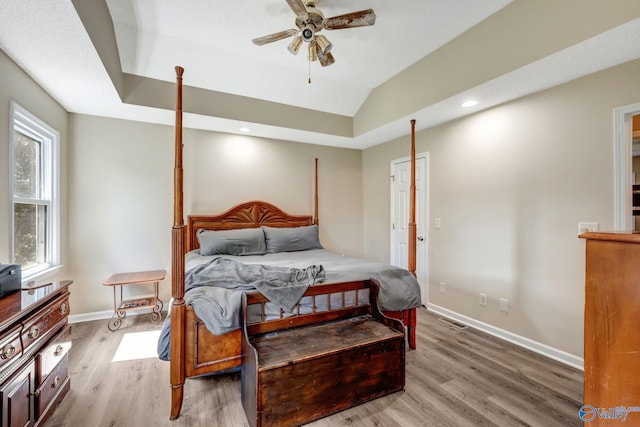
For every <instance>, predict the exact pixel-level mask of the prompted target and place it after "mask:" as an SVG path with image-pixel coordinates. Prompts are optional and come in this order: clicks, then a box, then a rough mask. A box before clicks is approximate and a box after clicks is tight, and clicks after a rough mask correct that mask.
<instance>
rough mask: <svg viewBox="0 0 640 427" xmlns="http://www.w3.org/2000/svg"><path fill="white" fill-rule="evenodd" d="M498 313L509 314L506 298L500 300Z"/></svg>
mask: <svg viewBox="0 0 640 427" xmlns="http://www.w3.org/2000/svg"><path fill="white" fill-rule="evenodd" d="M500 311H504V312H505V313H508V312H509V300H508V299H506V298H500Z"/></svg>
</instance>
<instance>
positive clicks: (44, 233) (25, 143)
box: [9, 101, 60, 280]
mask: <svg viewBox="0 0 640 427" xmlns="http://www.w3.org/2000/svg"><path fill="white" fill-rule="evenodd" d="M11 123H12V126H11V143H10V144H9V151H10V154H9V158H10V159H9V161H10V168H9V173H10V177H9V182H10V183H11V198H12V201H11V206H12V209H11V256H12V262H13V263H15V264H20V265H22V277H23V280H29V279H34V278H35V277H36V276H37V275H41V274H42V273H45V272H48V271H51V270H53V269H55V268H56V267H58V266H59V264H60V256H59V253H60V250H59V248H60V243H59V240H60V239H59V236H60V235H59V221H58V212H59V204H58V140H59V138H60V135H59V134H58V132H57V131H56V130H55V129H53V128H51V127H50V126H49V125H47V124H46V123H44V122H42V121H41V120H40V119H38V118H37V117H35V116H34V115H33V114H31V113H30V112H28V111H27V110H25V109H24V108H22V107H21V106H20V105H18V104H17V103H15V102H13V101H12V102H11Z"/></svg>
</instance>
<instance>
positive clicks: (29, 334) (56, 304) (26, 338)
mask: <svg viewBox="0 0 640 427" xmlns="http://www.w3.org/2000/svg"><path fill="white" fill-rule="evenodd" d="M68 316H69V294H68V293H67V294H65V295H62V296H60V297H59V298H57V299H56V300H54V301H53V302H52V303H51V304H50V305H49V306H48V307H47V308H46V309H45V310H44V311H42V312H40V313H37V314H36V315H34V316H32V317H30V318H29V319H27V320H26V321H25V322H24V327H23V328H22V345H23V346H24V349H25V351H26V350H28V349H29V346H30V345H31V344H33V343H34V342H35V341H36V340H37V339H38V338H41V337H44V336H45V335H47V334H49V333H50V332H54V331H55V330H56V329H57V328H59V327H60V325H64V324H66V322H60V320H62V319H66V318H67V317H68Z"/></svg>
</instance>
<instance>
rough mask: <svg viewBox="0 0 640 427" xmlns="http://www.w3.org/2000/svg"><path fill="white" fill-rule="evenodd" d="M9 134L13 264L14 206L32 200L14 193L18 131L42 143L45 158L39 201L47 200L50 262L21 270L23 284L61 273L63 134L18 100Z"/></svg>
mask: <svg viewBox="0 0 640 427" xmlns="http://www.w3.org/2000/svg"><path fill="white" fill-rule="evenodd" d="M9 111H10V113H9V114H10V135H9V186H10V190H9V194H10V198H11V200H10V206H11V215H10V216H11V220H10V221H9V227H10V230H9V236H11V238H10V243H9V244H10V248H11V249H10V250H11V252H10V254H11V262H12V263H13V262H15V261H14V260H15V247H14V241H15V236H14V230H15V228H14V213H15V209H14V204H15V203H20V202H25V201H29V199H24V198H21V197H19V196H16V195H15V194H14V178H15V176H14V165H15V160H14V141H15V136H16V135H15V134H16V132H20V133H22V134H24V135H27V136H29V137H30V138H33V139H36V140H38V141H41V142H42V156H43V159H42V161H43V171H42V172H43V176H42V180H43V184H42V190H43V193H44V194H42V195H41V196H40V200H46V204H47V217H46V229H47V238H46V242H47V244H46V247H45V252H46V255H45V259H46V261H47V262H45V263H41V264H37V265H35V266H31V267H28V268H23V270H22V281H23V282H28V281H31V280H35V279H39V278H42V277H44V276H46V275H49V274H52V273H54V272H55V271H57V270H59V269H60V268H61V267H62V265H61V264H60V200H59V195H60V167H59V165H60V133H59V132H58V131H57V130H55V129H54V128H52V127H51V126H49V125H48V124H46V123H45V122H43V121H42V120H40V119H39V118H38V117H36V116H35V115H33V114H32V113H31V112H29V111H28V110H26V109H25V108H24V107H22V106H21V105H20V104H18V103H17V102H15V101H11V102H10V109H9Z"/></svg>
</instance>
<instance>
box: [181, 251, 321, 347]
mask: <svg viewBox="0 0 640 427" xmlns="http://www.w3.org/2000/svg"><path fill="white" fill-rule="evenodd" d="M324 277H325V271H324V268H323V267H322V266H321V265H312V266H309V267H306V268H289V267H274V266H267V265H260V264H243V263H241V262H238V261H234V260H231V259H228V258H223V257H216V258H214V259H212V260H211V261H209V262H207V263H205V264H200V265H197V266H195V267H193V268H192V269H190V270H188V271H187V272H186V273H185V289H186V292H185V301H186V303H187V304H189V305H191V306H193V309H194V310H195V312H196V314H197V315H198V317H199V318H200V319H201V320H202V321H203V322H204V324H205V326H206V327H207V329H208V330H209V331H211V332H212V333H214V334H216V335H222V334H224V333H227V332H229V331H232V330H234V329H237V328H238V327H239V326H240V308H241V301H242V292H238V291H248V290H258V291H259V292H260V293H261V294H262V295H264V296H265V297H267V298H268V299H269V300H270V301H271V302H273V303H274V304H276V305H277V306H278V307H280V308H282V309H283V310H285V311H291V310H292V309H293V308H294V307H295V305H296V304H297V303H298V301H300V298H301V297H302V295H303V294H304V293H305V292H306V290H307V288H308V287H309V285H312V284H314V283H321V282H322V281H323V280H324Z"/></svg>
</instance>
